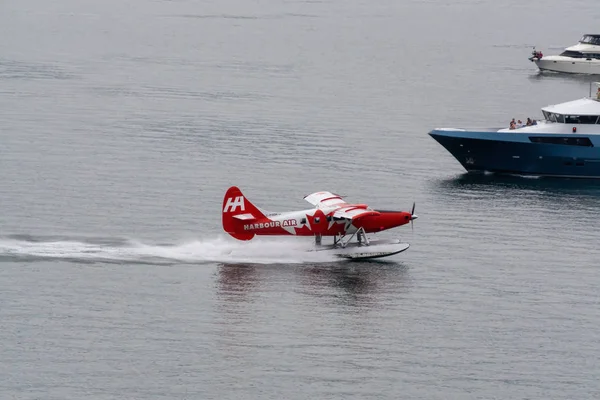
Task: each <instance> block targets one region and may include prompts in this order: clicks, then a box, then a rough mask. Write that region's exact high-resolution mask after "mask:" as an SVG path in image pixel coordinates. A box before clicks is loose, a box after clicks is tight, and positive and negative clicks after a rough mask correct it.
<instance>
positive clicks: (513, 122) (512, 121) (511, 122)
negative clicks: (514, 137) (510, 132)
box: [508, 118, 517, 129]
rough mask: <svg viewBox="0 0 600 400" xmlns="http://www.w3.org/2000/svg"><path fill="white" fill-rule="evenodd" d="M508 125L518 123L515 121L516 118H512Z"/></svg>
mask: <svg viewBox="0 0 600 400" xmlns="http://www.w3.org/2000/svg"><path fill="white" fill-rule="evenodd" d="M508 125H509V126H512V125H517V122H516V121H515V119H514V118H513V119H512V120H511V121H510V122H509V123H508ZM511 129H512V128H511Z"/></svg>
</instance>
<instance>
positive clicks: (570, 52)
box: [560, 50, 585, 58]
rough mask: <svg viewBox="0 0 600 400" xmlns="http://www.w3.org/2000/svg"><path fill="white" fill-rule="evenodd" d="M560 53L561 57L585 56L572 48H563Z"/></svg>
mask: <svg viewBox="0 0 600 400" xmlns="http://www.w3.org/2000/svg"><path fill="white" fill-rule="evenodd" d="M560 55H561V56H563V57H571V58H585V56H584V55H583V53H582V52H580V51H573V50H565V51H563V52H562V53H560Z"/></svg>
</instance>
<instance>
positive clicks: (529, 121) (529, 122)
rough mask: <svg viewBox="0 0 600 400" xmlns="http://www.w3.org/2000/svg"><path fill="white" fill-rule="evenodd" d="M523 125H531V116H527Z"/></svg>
mask: <svg viewBox="0 0 600 400" xmlns="http://www.w3.org/2000/svg"><path fill="white" fill-rule="evenodd" d="M525 125H527V126H531V125H533V123H532V122H531V118H529V117H527V123H526V124H525Z"/></svg>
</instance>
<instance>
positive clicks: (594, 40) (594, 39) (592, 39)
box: [579, 35, 600, 45]
mask: <svg viewBox="0 0 600 400" xmlns="http://www.w3.org/2000/svg"><path fill="white" fill-rule="evenodd" d="M579 43H585V44H595V45H600V36H595V35H584V36H583V37H582V38H581V40H580V41H579Z"/></svg>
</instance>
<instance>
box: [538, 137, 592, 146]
mask: <svg viewBox="0 0 600 400" xmlns="http://www.w3.org/2000/svg"><path fill="white" fill-rule="evenodd" d="M529 140H530V141H531V142H532V143H543V144H561V145H565V146H583V147H594V144H593V143H592V141H591V140H590V139H589V138H586V137H571V136H529Z"/></svg>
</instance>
